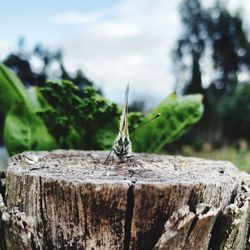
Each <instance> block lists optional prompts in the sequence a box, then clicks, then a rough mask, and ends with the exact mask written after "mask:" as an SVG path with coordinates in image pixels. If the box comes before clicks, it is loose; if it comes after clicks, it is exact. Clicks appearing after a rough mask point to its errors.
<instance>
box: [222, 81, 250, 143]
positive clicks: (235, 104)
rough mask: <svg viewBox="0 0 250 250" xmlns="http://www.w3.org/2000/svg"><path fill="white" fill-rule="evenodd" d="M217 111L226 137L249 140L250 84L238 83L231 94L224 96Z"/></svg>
mask: <svg viewBox="0 0 250 250" xmlns="http://www.w3.org/2000/svg"><path fill="white" fill-rule="evenodd" d="M219 113H220V115H221V117H222V119H223V127H224V131H225V132H224V136H225V137H226V138H229V139H230V140H235V139H237V138H245V139H247V140H248V141H250V84H242V85H239V86H238V87H237V88H236V89H235V90H234V93H233V94H232V95H228V96H226V97H225V98H224V100H223V102H222V104H221V107H220V109H219ZM236 128H237V129H236Z"/></svg>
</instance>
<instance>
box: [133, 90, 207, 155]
mask: <svg viewBox="0 0 250 250" xmlns="http://www.w3.org/2000/svg"><path fill="white" fill-rule="evenodd" d="M201 104H202V95H199V94H197V95H188V96H186V97H183V98H178V97H177V95H176V94H175V93H174V94H172V95H170V96H169V97H167V98H166V99H165V100H163V101H162V102H161V103H160V105H159V106H158V107H156V108H155V109H154V110H153V111H152V112H151V113H150V114H148V115H147V116H146V118H145V119H146V120H148V119H151V118H152V117H154V116H155V115H156V114H157V113H160V114H161V116H160V117H159V118H157V119H156V120H155V121H153V122H151V123H149V124H148V125H147V126H144V127H142V128H140V129H138V130H136V131H135V133H134V134H133V135H132V136H131V139H132V141H133V146H134V149H135V150H136V151H143V152H155V153H157V152H160V151H161V150H162V148H163V147H164V146H165V145H166V144H168V143H170V142H172V141H174V140H176V139H177V138H179V137H180V136H181V135H183V134H184V133H185V132H186V131H187V130H188V129H189V128H190V126H191V125H192V124H195V123H196V122H197V121H198V120H199V119H200V118H201V116H202V114H203V106H202V105H201Z"/></svg>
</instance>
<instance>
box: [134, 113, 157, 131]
mask: <svg viewBox="0 0 250 250" xmlns="http://www.w3.org/2000/svg"><path fill="white" fill-rule="evenodd" d="M160 116H161V114H160V113H157V114H156V115H155V116H154V117H153V118H151V119H149V120H147V121H145V122H143V123H142V124H141V125H139V127H137V128H135V129H134V130H132V131H131V132H130V134H132V133H134V132H135V131H136V130H137V129H139V128H141V127H144V126H145V125H147V124H148V123H150V122H152V121H153V120H155V119H157V118H158V117H160Z"/></svg>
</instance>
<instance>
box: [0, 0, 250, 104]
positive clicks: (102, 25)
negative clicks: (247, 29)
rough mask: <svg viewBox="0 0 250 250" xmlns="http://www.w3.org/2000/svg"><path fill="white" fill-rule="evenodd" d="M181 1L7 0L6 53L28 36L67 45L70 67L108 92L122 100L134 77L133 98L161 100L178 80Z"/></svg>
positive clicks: (236, 2) (1, 23)
mask: <svg viewBox="0 0 250 250" xmlns="http://www.w3.org/2000/svg"><path fill="white" fill-rule="evenodd" d="M228 1H229V2H230V6H229V7H230V8H232V9H237V8H238V7H239V6H241V7H244V11H245V14H249V13H250V7H249V4H248V1H249V0H228ZM179 2H180V0H171V1H168V0H154V1H153V0H98V1H97V0H91V1H83V0H73V1H66V0H60V1H59V0H53V1H48V0H43V1H31V0H23V1H18V0H8V1H3V2H2V3H1V16H0V29H1V30H2V31H4V32H1V34H2V35H1V38H0V59H2V58H3V57H4V55H6V53H8V52H9V51H11V50H13V49H14V48H15V47H16V43H17V40H18V38H19V37H21V36H23V37H25V39H26V41H27V44H28V46H29V47H30V48H32V46H33V45H34V44H35V43H37V42H42V43H43V44H44V45H45V46H48V47H49V48H52V49H53V48H58V47H60V48H62V49H63V51H64V58H65V59H64V63H65V65H66V67H67V69H68V70H70V71H71V72H74V70H75V69H77V68H81V69H82V70H83V71H84V72H85V73H86V75H87V76H88V77H89V78H90V79H91V80H93V81H94V82H95V83H96V85H97V86H98V87H101V89H102V90H103V92H104V94H105V95H106V96H107V97H108V98H111V99H112V100H115V101H118V102H120V101H121V100H122V98H123V91H124V87H125V85H126V83H127V82H130V86H131V87H130V89H131V96H130V97H131V100H146V101H147V102H148V103H150V104H151V105H155V104H157V102H159V101H160V100H161V99H162V98H164V97H166V96H167V95H168V94H169V93H170V92H171V91H172V89H173V86H174V83H175V77H174V75H173V65H172V62H171V51H172V49H173V47H174V45H175V42H176V39H177V37H178V36H179V34H180V32H181V26H180V19H179V14H178V4H179ZM211 2H213V0H211V1H204V3H205V4H206V5H209V4H210V3H211ZM246 16H250V15H246ZM248 21H250V20H249V19H248ZM149 106H150V105H149Z"/></svg>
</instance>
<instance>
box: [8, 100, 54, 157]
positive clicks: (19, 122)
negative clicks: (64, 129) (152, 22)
mask: <svg viewBox="0 0 250 250" xmlns="http://www.w3.org/2000/svg"><path fill="white" fill-rule="evenodd" d="M4 143H5V146H6V148H7V150H8V152H9V154H10V155H14V154H17V153H21V152H23V151H29V150H52V149H55V148H57V145H56V142H55V140H54V138H53V137H52V136H51V135H50V134H49V133H48V131H47V128H46V126H45V124H44V122H43V120H42V119H41V118H40V117H39V116H37V115H36V114H35V113H33V112H32V111H31V110H30V109H29V108H28V107H26V106H25V105H22V104H16V105H14V106H13V108H12V109H11V110H10V111H9V113H8V114H7V116H6V119H5V124H4Z"/></svg>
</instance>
